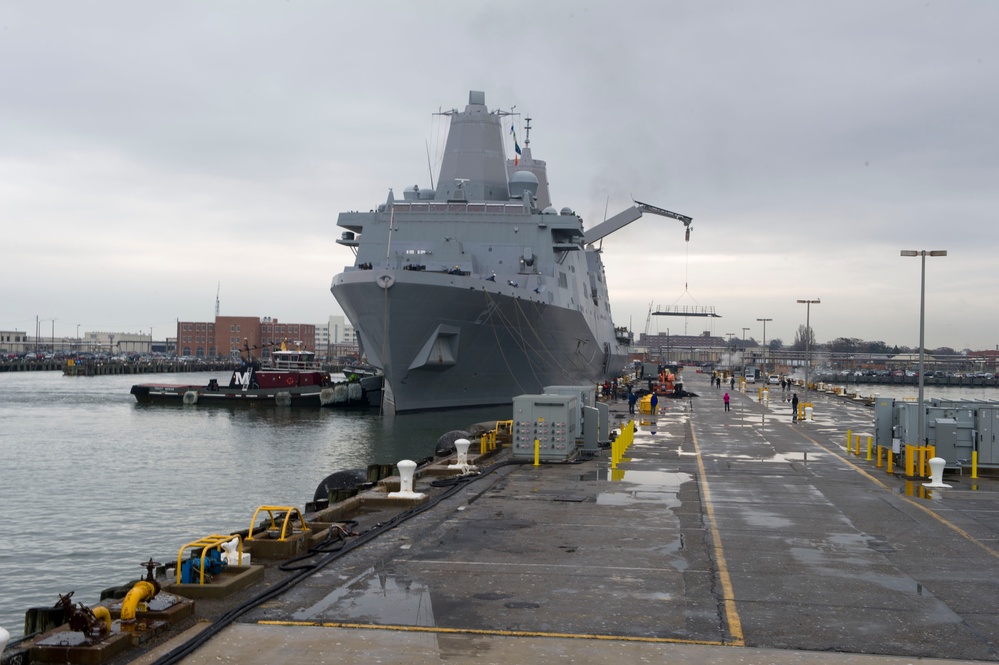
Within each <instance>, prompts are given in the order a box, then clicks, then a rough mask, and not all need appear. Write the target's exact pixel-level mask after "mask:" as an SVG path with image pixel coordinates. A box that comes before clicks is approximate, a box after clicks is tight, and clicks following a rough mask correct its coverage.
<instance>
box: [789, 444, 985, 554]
mask: <svg viewBox="0 0 999 665" xmlns="http://www.w3.org/2000/svg"><path fill="white" fill-rule="evenodd" d="M788 427H791V429H793V430H794V431H795V432H797V433H798V434H800V435H801V436H802V437H804V438H805V439H808V440H809V441H811V442H812V443H814V444H815V445H816V446H818V447H819V448H821V449H822V450H824V451H826V452H827V453H829V454H830V455H832V456H834V457H836V458H838V459H840V460H841V461H843V462H845V463H846V465H847V466H849V467H851V468H852V469H853V470H854V471H856V472H857V473H859V474H860V475H862V476H864V477H865V478H867V479H868V480H870V481H871V482H872V483H874V484H875V485H879V486H880V487H882V488H883V489H886V490H888V491H889V492H891V493H892V494H893V495H894V496H897V497H898V498H899V499H902V500H903V501H905V502H906V503H909V504H911V505H913V506H915V507H916V508H919V509H920V510H921V511H923V512H924V513H926V514H927V515H929V516H930V517H932V518H934V519H936V520H937V521H938V522H940V523H941V524H943V525H944V526H946V527H948V528H950V529H952V530H953V531H954V533H956V534H958V535H960V536H961V537H962V538H965V539H967V540H968V541H970V542H972V543H974V544H975V545H978V546H979V547H981V548H982V549H983V550H985V551H986V552H987V553H988V554H989V555H991V556H992V557H994V558H996V559H999V552H996V551H995V550H994V549H992V548H991V547H989V546H988V545H986V544H985V543H983V542H982V541H980V540H978V539H977V538H975V537H974V536H972V535H971V534H970V533H968V532H967V531H965V530H964V529H962V528H961V527H959V526H958V525H956V524H954V523H952V522H950V521H949V520H947V519H946V518H944V517H941V516H940V515H938V514H937V513H935V512H934V511H932V510H930V509H929V508H927V507H926V506H924V505H922V504H921V503H919V502H918V501H915V500H914V499H911V498H909V497H907V496H905V495H904V494H898V493H896V492H895V491H894V490H892V488H891V487H889V486H888V485H887V484H885V483H884V482H882V481H881V480H880V479H878V478H875V477H874V476H872V475H871V474H870V473H869V472H868V471H867V469H864V468H863V467H860V466H858V465H856V464H854V463H853V462H852V461H850V459H849V458H847V457H843V456H842V455H840V454H839V453H838V452H837V451H836V450H834V449H832V448H829V447H827V446H826V445H824V444H822V443H819V442H818V441H816V440H815V439H813V438H812V437H810V436H808V435H807V434H805V433H804V432H803V431H801V430H800V429H799V428H797V427H792V426H791V425H788ZM889 454H891V453H889ZM893 477H894V476H893Z"/></svg>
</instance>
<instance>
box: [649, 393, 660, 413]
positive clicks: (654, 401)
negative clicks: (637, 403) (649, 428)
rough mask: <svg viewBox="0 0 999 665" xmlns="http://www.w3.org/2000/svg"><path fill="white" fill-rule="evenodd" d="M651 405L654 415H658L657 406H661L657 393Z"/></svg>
mask: <svg viewBox="0 0 999 665" xmlns="http://www.w3.org/2000/svg"><path fill="white" fill-rule="evenodd" d="M649 405H650V406H651V407H652V409H651V411H652V415H656V413H658V412H657V411H656V406H658V405H659V397H658V396H657V395H656V394H655V393H652V400H651V401H650V402H649Z"/></svg>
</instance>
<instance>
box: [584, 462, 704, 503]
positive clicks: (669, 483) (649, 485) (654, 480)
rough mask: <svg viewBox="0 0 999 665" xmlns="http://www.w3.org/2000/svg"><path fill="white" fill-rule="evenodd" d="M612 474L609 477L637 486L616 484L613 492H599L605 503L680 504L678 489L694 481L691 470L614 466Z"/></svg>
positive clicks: (615, 480)
mask: <svg viewBox="0 0 999 665" xmlns="http://www.w3.org/2000/svg"><path fill="white" fill-rule="evenodd" d="M609 474H610V475H609V480H612V481H614V482H623V483H630V484H631V485H633V486H630V487H625V486H616V488H615V491H613V492H601V493H600V494H598V495H597V503H598V504H600V505H604V506H628V505H632V504H635V503H660V504H666V505H667V506H669V507H678V506H679V505H680V499H679V498H678V497H677V492H679V491H680V486H681V485H683V484H684V483H688V482H691V481H693V480H694V477H693V476H692V475H690V474H689V473H682V472H680V471H639V470H626V469H612V470H610V471H609ZM604 479H608V478H606V477H605V478H604Z"/></svg>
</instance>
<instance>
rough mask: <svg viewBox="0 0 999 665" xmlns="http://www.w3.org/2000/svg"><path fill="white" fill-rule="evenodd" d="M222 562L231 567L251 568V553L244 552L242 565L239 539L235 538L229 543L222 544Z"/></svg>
mask: <svg viewBox="0 0 999 665" xmlns="http://www.w3.org/2000/svg"><path fill="white" fill-rule="evenodd" d="M222 560H223V561H225V562H226V563H227V564H228V565H230V566H239V565H243V566H249V565H250V553H249V552H243V558H242V563H240V561H241V560H240V557H239V538H233V539H232V540H230V541H228V542H225V543H222Z"/></svg>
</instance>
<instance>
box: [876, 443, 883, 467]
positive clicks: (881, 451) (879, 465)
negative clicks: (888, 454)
mask: <svg viewBox="0 0 999 665" xmlns="http://www.w3.org/2000/svg"><path fill="white" fill-rule="evenodd" d="M884 449H885V447H884V446H882V445H879V446H878V463H877V467H878V468H879V469H880V468H881V467H882V465H883V464H884V460H882V459H881V455H882V453H883V452H884Z"/></svg>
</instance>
